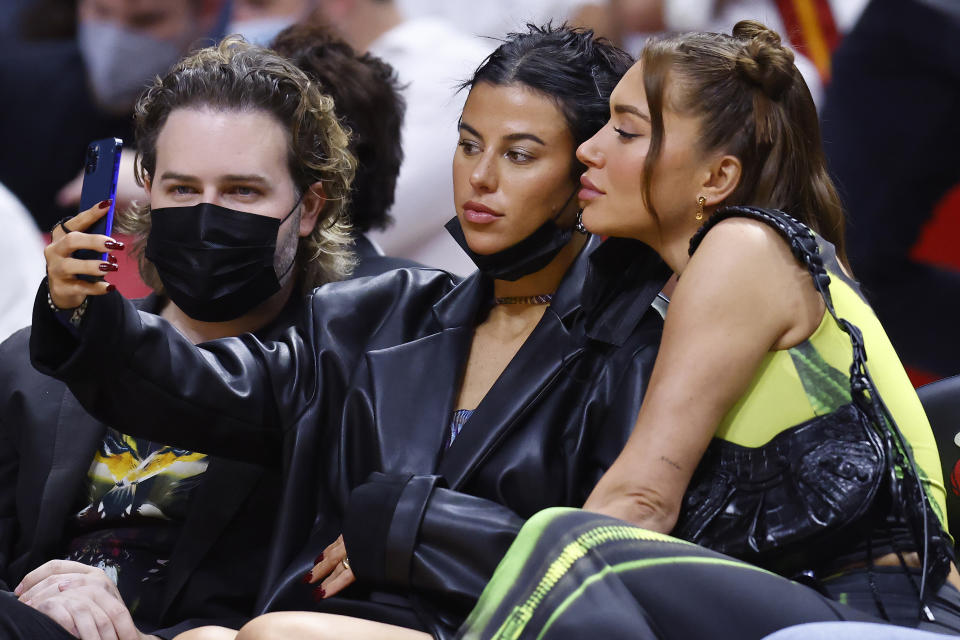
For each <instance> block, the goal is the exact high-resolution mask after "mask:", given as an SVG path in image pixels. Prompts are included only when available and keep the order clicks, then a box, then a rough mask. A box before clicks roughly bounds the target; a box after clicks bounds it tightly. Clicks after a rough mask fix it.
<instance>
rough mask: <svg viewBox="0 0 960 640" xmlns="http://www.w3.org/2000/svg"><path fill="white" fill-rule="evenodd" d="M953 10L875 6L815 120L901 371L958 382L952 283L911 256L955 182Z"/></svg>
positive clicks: (850, 240)
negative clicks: (910, 369) (905, 367)
mask: <svg viewBox="0 0 960 640" xmlns="http://www.w3.org/2000/svg"><path fill="white" fill-rule="evenodd" d="M958 40H960V2H956V1H955V0H873V1H872V2H871V3H870V4H869V5H868V6H867V8H866V10H865V11H864V13H863V16H862V17H861V18H860V21H859V22H858V23H857V25H856V27H855V28H854V29H853V31H851V32H850V33H849V34H848V35H847V36H846V37H845V38H844V40H843V42H842V43H841V45H840V48H839V49H838V50H837V53H836V55H835V56H834V60H833V81H832V82H831V84H830V86H829V88H828V91H827V100H826V105H825V108H824V111H823V114H822V120H823V137H824V141H825V149H826V152H827V156H828V160H829V162H830V169H831V171H832V173H833V174H834V175H835V176H836V179H837V183H838V187H839V188H840V193H841V197H842V198H843V202H844V206H845V208H846V210H847V212H848V213H849V217H848V220H849V224H848V232H847V255H848V257H849V258H850V262H851V265H852V266H853V269H854V272H855V273H856V275H857V277H858V279H859V280H860V281H861V282H862V283H863V286H864V290H865V292H866V294H867V297H868V298H870V302H871V304H872V305H873V307H874V309H875V310H876V312H877V315H878V316H879V317H880V320H881V321H882V322H883V324H884V326H885V327H886V328H887V332H888V333H889V334H890V339H891V340H892V341H893V344H894V346H895V347H896V348H897V351H898V352H899V353H900V357H901V358H903V360H904V362H905V363H906V364H908V365H911V366H914V367H917V368H920V369H923V370H924V371H927V372H930V373H934V374H939V375H952V374H956V373H957V372H958V371H960V340H957V337H956V329H957V326H958V324H960V273H958V272H957V271H950V270H947V269H942V268H938V267H935V266H932V265H928V264H922V263H919V262H917V261H915V260H913V259H911V257H910V249H911V247H912V245H913V244H914V243H915V242H916V241H917V239H918V237H919V236H920V233H921V230H922V228H923V225H924V223H925V222H927V220H928V219H929V218H930V216H931V214H932V212H933V209H934V207H935V205H936V204H937V202H938V201H939V200H940V199H941V198H942V197H943V196H944V195H945V194H946V192H947V191H948V190H949V189H950V188H951V187H953V186H955V185H957V183H958V182H960V161H958V160H957V157H956V149H957V147H958V145H960V119H958V117H957V114H958V113H960V47H958V46H957V42H958Z"/></svg>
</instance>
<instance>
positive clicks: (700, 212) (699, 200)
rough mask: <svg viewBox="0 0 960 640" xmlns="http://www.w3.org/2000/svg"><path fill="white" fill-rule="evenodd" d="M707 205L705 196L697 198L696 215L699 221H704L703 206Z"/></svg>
mask: <svg viewBox="0 0 960 640" xmlns="http://www.w3.org/2000/svg"><path fill="white" fill-rule="evenodd" d="M706 203H707V199H706V198H704V197H703V196H698V197H697V215H696V219H697V220H703V205H705V204H706Z"/></svg>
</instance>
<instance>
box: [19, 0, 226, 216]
mask: <svg viewBox="0 0 960 640" xmlns="http://www.w3.org/2000/svg"><path fill="white" fill-rule="evenodd" d="M225 9H226V1H225V0H80V1H79V2H78V4H77V38H76V39H70V40H50V41H43V42H31V43H24V42H9V41H4V42H0V86H2V87H4V88H5V91H4V108H3V110H2V111H0V139H2V140H3V141H4V144H3V148H2V149H0V182H3V183H4V184H6V186H7V187H8V188H9V189H10V190H11V191H12V192H13V193H14V194H15V195H16V196H17V197H18V198H20V200H21V201H22V202H23V203H24V205H25V206H26V207H27V209H28V210H29V211H30V212H31V213H32V214H33V215H34V218H35V219H36V220H37V223H38V225H39V226H40V228H41V229H49V228H50V226H52V225H53V223H54V222H56V221H57V220H59V219H60V218H61V217H63V216H64V215H68V214H70V213H74V212H75V206H76V203H77V202H78V201H79V197H80V179H79V177H80V166H81V162H82V158H83V152H84V150H85V149H86V146H87V143H88V142H90V141H91V140H93V139H96V138H103V137H107V136H116V137H120V138H124V139H126V140H127V141H128V142H129V141H130V139H131V138H132V135H131V129H130V126H131V124H130V122H131V121H130V114H131V112H132V108H133V102H134V100H135V99H136V97H137V95H138V94H139V92H140V90H141V89H142V88H143V87H144V86H145V85H146V83H147V82H149V81H150V80H151V79H152V77H153V76H154V75H156V74H157V73H162V72H164V71H166V69H167V68H168V67H169V66H170V65H172V64H173V63H174V62H175V61H176V60H178V59H179V58H180V57H181V56H182V55H183V54H184V53H186V52H187V51H189V50H190V49H191V48H192V46H194V45H195V44H203V42H202V41H203V38H204V37H206V36H212V35H217V34H219V33H220V32H222V30H223V28H224V26H225V17H226V16H225V14H224V11H225ZM126 155H129V154H126ZM65 185H66V187H65ZM64 187H65V188H64ZM61 189H63V190H62V191H61ZM137 193H139V189H137V188H136V187H135V185H134V182H133V172H132V158H129V157H127V158H125V160H124V165H123V167H122V168H121V190H120V191H119V192H118V203H119V204H121V205H122V204H123V201H124V200H125V199H129V198H131V197H136V194H137Z"/></svg>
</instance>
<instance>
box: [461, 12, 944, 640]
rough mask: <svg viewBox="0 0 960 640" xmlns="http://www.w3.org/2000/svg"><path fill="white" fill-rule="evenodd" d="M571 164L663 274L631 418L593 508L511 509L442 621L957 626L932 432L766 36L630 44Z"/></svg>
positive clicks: (591, 208)
mask: <svg viewBox="0 0 960 640" xmlns="http://www.w3.org/2000/svg"><path fill="white" fill-rule="evenodd" d="M578 157H579V158H580V159H581V160H582V161H583V162H584V163H585V164H586V165H587V171H586V172H585V173H584V175H583V178H582V184H583V186H584V189H583V190H582V191H581V192H580V197H581V200H582V201H584V202H585V203H586V205H585V208H584V213H583V222H584V224H585V225H586V226H587V228H588V229H590V230H592V231H593V232H595V233H601V234H609V235H612V236H618V237H630V238H635V239H639V240H642V241H643V242H644V243H646V244H647V245H649V246H650V247H652V248H653V249H655V250H656V251H657V253H659V254H660V255H661V256H662V257H663V259H664V260H665V261H666V262H667V264H669V265H670V266H671V267H672V268H673V270H674V271H675V272H676V273H677V274H679V282H678V284H677V287H676V289H675V292H674V295H673V297H672V300H671V306H670V313H669V315H668V317H667V319H666V324H665V327H664V335H663V343H662V346H661V349H660V352H659V354H658V356H657V362H656V365H655V367H654V371H653V376H652V378H651V380H650V386H649V390H648V393H647V396H646V398H645V400H644V403H643V406H642V408H641V410H640V413H639V415H638V418H637V421H636V427H635V429H634V431H633V433H632V434H631V436H630V439H629V442H628V443H627V446H626V447H625V448H624V450H623V452H622V453H621V454H620V456H619V457H618V458H617V461H616V462H615V463H614V464H613V465H612V466H611V468H610V469H609V470H608V471H607V473H606V474H604V476H603V478H602V479H601V480H600V482H599V483H598V484H597V486H596V488H595V489H594V490H593V492H592V493H591V495H590V498H589V499H588V500H587V502H586V504H585V506H584V509H586V510H589V511H594V512H597V513H600V514H605V515H604V516H598V515H596V514H591V513H588V512H587V511H570V510H562V511H561V510H555V511H548V512H546V513H544V514H540V515H538V516H537V517H535V518H533V519H531V520H530V521H529V522H528V524H527V525H526V528H525V531H524V532H522V533H521V535H520V536H519V537H518V539H517V541H516V543H515V545H514V547H513V548H512V550H511V552H510V553H508V554H507V556H506V557H505V559H504V561H503V562H502V563H501V565H500V568H498V570H497V574H496V575H495V577H494V579H493V580H492V581H491V583H490V585H489V586H488V587H487V590H486V591H485V594H484V597H483V598H482V600H481V604H480V605H479V606H478V607H477V609H475V610H474V612H473V613H472V614H471V617H470V619H469V621H468V623H467V625H466V626H465V628H464V630H463V635H464V636H465V637H468V638H581V637H584V635H585V634H586V633H588V632H589V633H591V634H595V635H599V636H601V637H604V638H621V637H630V638H677V639H681V638H682V639H685V640H686V639H696V638H716V637H731V638H740V639H748V640H749V639H759V638H762V637H764V636H766V635H767V634H769V633H772V632H773V631H775V630H777V629H780V628H782V627H786V626H790V625H794V624H798V623H803V622H812V621H837V620H874V621H885V622H889V623H893V624H896V625H902V626H908V627H917V626H918V625H919V626H920V627H921V628H925V629H928V630H933V631H941V632H944V631H945V632H949V633H951V634H957V633H960V592H958V590H957V586H958V585H960V580H958V579H957V578H958V576H957V572H956V568H955V567H954V564H953V548H952V541H951V539H950V537H949V535H948V533H947V531H946V521H945V516H944V514H945V505H944V499H945V496H944V487H943V482H942V479H941V478H942V476H941V470H940V466H939V457H938V455H937V449H936V444H935V442H934V438H933V434H932V432H931V429H930V425H929V423H928V422H927V419H926V416H925V415H924V412H923V408H922V407H921V405H920V402H919V400H918V398H917V395H916V393H915V392H914V390H913V387H912V385H911V384H910V382H909V380H908V379H907V376H906V374H905V373H904V371H903V367H902V366H901V365H900V362H899V360H898V359H897V356H896V353H895V352H894V351H893V348H892V347H891V345H890V342H889V340H888V339H887V337H886V334H885V333H884V331H883V327H882V326H880V324H879V322H878V321H877V319H876V316H875V315H874V314H873V312H872V311H871V309H870V307H869V306H868V305H867V303H866V301H865V300H864V299H863V297H862V295H861V294H860V292H859V289H858V287H857V284H856V283H855V282H854V281H853V280H852V279H851V276H850V273H849V270H848V269H847V267H846V266H845V259H844V256H843V228H844V225H843V214H842V210H841V207H840V203H839V201H838V198H837V195H836V192H835V191H834V188H833V185H832V184H831V181H830V178H829V177H828V175H827V172H826V168H825V163H824V157H823V153H822V150H821V143H820V134H819V129H818V126H817V114H816V110H815V107H814V105H813V102H812V100H811V98H810V94H809V91H808V90H807V88H806V86H805V85H804V83H803V80H802V78H801V77H800V75H799V72H798V71H797V68H796V66H794V64H793V54H792V53H791V52H790V51H789V50H788V49H786V48H785V47H783V46H782V45H781V43H780V38H779V36H778V35H777V34H776V33H774V32H772V31H770V30H768V29H767V28H766V27H764V26H763V25H761V24H759V23H756V22H750V21H745V22H740V23H738V24H737V25H736V26H735V27H734V29H733V35H732V36H730V35H721V34H705V33H691V34H685V35H680V36H676V37H672V38H666V39H660V40H654V41H651V42H650V43H649V44H648V45H647V46H646V48H645V49H644V52H643V54H642V57H641V59H640V61H639V62H638V63H637V64H636V65H635V66H634V67H633V68H632V69H631V70H630V71H629V72H628V73H627V74H626V75H625V76H624V78H623V79H622V80H621V82H620V83H619V84H618V85H617V88H616V89H615V90H614V92H613V94H612V96H611V98H610V121H609V122H608V124H607V125H606V126H605V127H604V128H603V129H602V130H601V131H600V132H599V133H597V134H596V135H595V136H594V137H593V138H591V139H590V140H589V141H588V142H586V143H584V144H583V145H581V146H580V149H579V151H578ZM784 211H786V212H788V213H789V214H790V215H787V214H785V213H783V212H784ZM791 216H795V217H791ZM785 240H787V241H786V242H785ZM811 276H812V277H811ZM868 358H869V363H870V368H869V370H868V369H867V367H866V362H867V359H868ZM606 516H613V517H612V518H611V517H606ZM614 518H619V519H614ZM624 521H626V522H624ZM627 523H629V525H633V526H629V525H628V524H627ZM669 533H672V535H673V536H675V537H670V536H668V535H666V534H669ZM690 542H695V543H697V544H698V545H700V546H695V545H693V544H690ZM721 554H726V555H721ZM730 556H732V557H730ZM776 574H779V575H776ZM784 577H786V578H793V579H794V580H795V581H793V582H791V581H789V580H785V579H784ZM833 632H834V633H835V634H837V635H836V637H842V636H841V635H840V634H841V633H842V630H839V629H835V630H833ZM874 633H875V634H876V636H875V637H885V636H884V635H882V634H883V633H884V632H883V631H882V630H874ZM896 637H900V636H896Z"/></svg>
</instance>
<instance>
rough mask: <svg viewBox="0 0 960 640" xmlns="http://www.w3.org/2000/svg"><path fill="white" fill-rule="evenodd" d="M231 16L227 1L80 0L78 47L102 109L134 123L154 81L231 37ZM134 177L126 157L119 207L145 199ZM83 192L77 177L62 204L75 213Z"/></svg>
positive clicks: (61, 192) (122, 165)
mask: <svg viewBox="0 0 960 640" xmlns="http://www.w3.org/2000/svg"><path fill="white" fill-rule="evenodd" d="M230 10H231V3H230V2H228V1H227V0H79V2H78V4H77V44H78V46H79V48H80V57H81V58H82V60H83V66H84V72H85V77H86V84H87V88H88V89H89V94H90V97H91V99H92V101H93V103H94V104H95V106H96V108H97V109H98V110H100V111H101V112H103V113H106V114H110V115H113V116H117V117H123V118H127V119H128V116H129V115H130V114H131V112H132V111H133V104H134V102H135V101H136V99H137V96H139V95H140V92H141V91H143V89H144V87H146V85H147V84H149V83H150V82H151V81H152V80H153V78H154V77H156V76H158V75H163V74H164V73H166V71H167V69H169V68H170V67H171V66H173V64H174V63H175V62H176V61H177V60H179V59H180V58H181V57H183V56H184V55H185V54H187V53H189V52H190V51H191V50H192V49H194V48H197V47H202V46H208V45H210V44H211V43H212V42H213V41H214V40H216V39H219V38H220V36H222V35H223V34H224V33H226V32H227V29H226V26H227V20H228V18H229V17H230ZM103 135H109V136H116V135H119V137H123V134H122V133H120V134H118V133H116V132H109V131H108V132H105V133H103V134H102V135H100V134H98V135H97V136H93V137H102V136H103ZM133 172H134V168H133V155H132V154H130V153H125V154H123V156H122V159H121V163H120V178H119V184H118V186H117V206H118V207H121V208H122V207H125V206H127V205H128V204H129V203H130V201H131V200H133V199H134V198H136V197H137V195H138V194H139V193H140V188H139V187H138V186H137V184H136V181H135V180H134V177H133ZM81 186H82V173H77V174H75V176H74V177H73V179H72V180H70V181H69V182H67V183H66V184H65V185H63V187H62V188H61V189H60V190H59V192H58V193H57V203H58V204H59V205H61V206H63V207H67V208H75V207H76V205H77V204H78V203H79V202H80V189H81Z"/></svg>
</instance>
